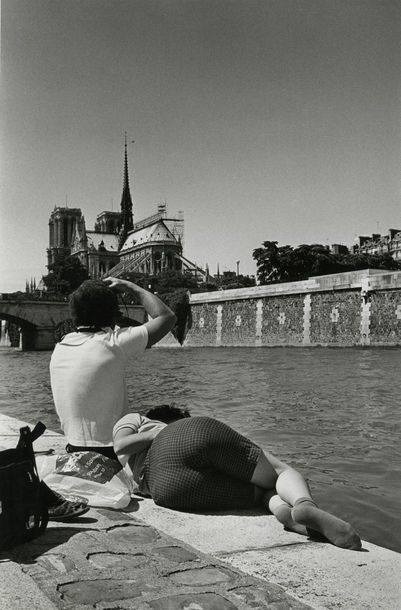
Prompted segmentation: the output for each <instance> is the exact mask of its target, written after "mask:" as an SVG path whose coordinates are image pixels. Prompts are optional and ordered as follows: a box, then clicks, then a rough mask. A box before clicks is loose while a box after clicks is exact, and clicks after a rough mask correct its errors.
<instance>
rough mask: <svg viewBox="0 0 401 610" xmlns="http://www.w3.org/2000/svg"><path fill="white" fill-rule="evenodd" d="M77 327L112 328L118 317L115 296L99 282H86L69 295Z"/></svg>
mask: <svg viewBox="0 0 401 610" xmlns="http://www.w3.org/2000/svg"><path fill="white" fill-rule="evenodd" d="M69 305H70V311H71V316H72V318H73V320H74V323H75V324H76V325H77V326H95V327H102V326H114V323H115V321H116V318H117V317H118V315H119V309H118V299H117V294H116V293H115V291H114V290H112V289H111V288H110V287H109V286H107V284H105V283H104V282H102V281H101V280H86V281H85V282H82V284H81V285H80V286H79V288H77V289H76V290H74V292H73V293H72V294H71V295H70V301H69Z"/></svg>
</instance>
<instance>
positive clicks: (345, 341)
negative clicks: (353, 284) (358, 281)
mask: <svg viewBox="0 0 401 610" xmlns="http://www.w3.org/2000/svg"><path fill="white" fill-rule="evenodd" d="M310 341H311V343H312V344H314V345H359V344H360V342H361V291H360V290H357V289H356V290H342V291H340V290H337V291H330V292H320V293H317V294H312V295H311V317H310Z"/></svg>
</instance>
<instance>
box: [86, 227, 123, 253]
mask: <svg viewBox="0 0 401 610" xmlns="http://www.w3.org/2000/svg"><path fill="white" fill-rule="evenodd" d="M86 237H87V239H88V249H90V248H95V250H99V246H100V245H102V246H103V247H104V248H105V249H106V250H109V251H110V252H116V253H117V252H118V235H116V234H115V233H101V232H100V231H87V232H86ZM102 242H103V244H102Z"/></svg>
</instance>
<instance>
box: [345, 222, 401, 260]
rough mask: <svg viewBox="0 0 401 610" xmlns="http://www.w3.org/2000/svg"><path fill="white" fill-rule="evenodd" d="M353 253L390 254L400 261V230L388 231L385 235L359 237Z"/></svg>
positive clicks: (373, 234)
mask: <svg viewBox="0 0 401 610" xmlns="http://www.w3.org/2000/svg"><path fill="white" fill-rule="evenodd" d="M353 251H354V253H355V254H390V256H392V257H393V258H394V259H396V260H401V229H389V230H388V233H387V235H380V233H372V235H371V236H366V235H360V236H359V237H358V243H357V244H356V245H355V246H354V248H353Z"/></svg>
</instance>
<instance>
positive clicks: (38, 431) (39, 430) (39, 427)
mask: <svg viewBox="0 0 401 610" xmlns="http://www.w3.org/2000/svg"><path fill="white" fill-rule="evenodd" d="M45 430H46V426H45V424H44V423H43V422H41V421H38V423H37V424H36V426H35V427H34V429H33V430H32V432H31V440H32V442H34V441H36V439H37V438H39V436H42V434H43V432H44V431H45Z"/></svg>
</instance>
